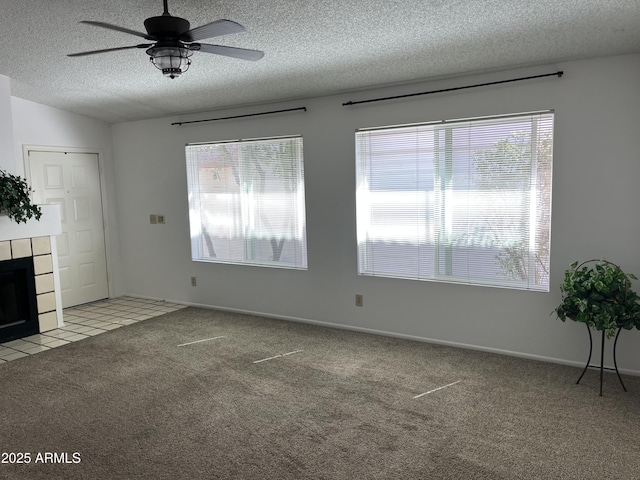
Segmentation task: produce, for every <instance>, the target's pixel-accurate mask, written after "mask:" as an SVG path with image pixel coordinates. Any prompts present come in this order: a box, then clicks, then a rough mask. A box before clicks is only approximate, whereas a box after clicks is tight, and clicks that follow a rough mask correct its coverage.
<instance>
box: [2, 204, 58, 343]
mask: <svg viewBox="0 0 640 480" xmlns="http://www.w3.org/2000/svg"><path fill="white" fill-rule="evenodd" d="M40 208H41V209H42V217H41V218H40V220H35V219H33V218H32V219H29V220H27V222H26V223H16V222H14V221H12V220H10V219H9V218H8V217H7V216H6V215H0V344H2V343H5V342H9V341H11V340H16V339H19V338H22V337H28V336H30V335H34V334H36V333H43V332H48V331H50V330H54V329H56V328H58V327H61V326H62V325H64V323H63V320H62V303H61V300H60V278H59V275H58V262H57V249H56V242H55V236H56V235H60V234H61V233H62V222H61V220H60V207H59V206H58V205H40Z"/></svg>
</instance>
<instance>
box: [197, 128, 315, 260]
mask: <svg viewBox="0 0 640 480" xmlns="http://www.w3.org/2000/svg"><path fill="white" fill-rule="evenodd" d="M286 141H293V142H294V144H293V148H295V149H296V150H297V152H296V154H295V155H294V156H292V157H290V160H291V161H292V162H295V163H296V166H295V175H296V178H295V179H294V180H297V181H296V182H295V189H294V190H293V193H291V192H289V193H290V195H289V196H290V197H291V198H294V197H295V198H294V202H293V203H294V204H295V205H296V206H297V208H296V209H292V210H291V211H292V212H295V214H296V218H295V219H294V220H293V221H292V222H291V224H292V225H291V230H294V229H295V230H297V233H296V234H294V235H292V236H291V238H289V237H287V234H286V233H285V234H282V235H281V236H279V237H275V238H277V241H280V240H282V247H280V250H279V253H282V251H283V249H284V247H285V243H286V241H287V240H292V239H293V240H295V241H296V242H299V244H300V245H299V246H296V247H294V250H295V261H284V260H282V259H280V260H273V258H272V259H271V260H267V259H260V258H255V257H254V258H251V255H249V253H250V250H251V245H250V243H251V242H253V245H254V247H255V242H257V241H265V240H266V239H269V238H268V237H264V236H263V237H258V236H255V235H244V234H245V231H246V230H249V231H253V230H252V228H254V223H255V222H256V219H255V217H256V215H259V213H256V211H258V212H259V211H260V210H261V209H262V208H263V206H262V203H264V199H263V201H262V203H261V202H260V196H261V195H262V196H263V197H264V196H265V195H264V193H265V192H259V193H258V194H254V192H253V186H252V187H251V188H249V190H250V191H243V184H240V183H237V190H238V192H236V196H237V197H239V200H238V199H235V200H234V201H235V202H236V203H239V205H240V210H241V214H240V216H236V215H234V216H230V218H233V219H235V220H236V221H237V220H239V219H241V220H242V226H241V228H242V230H243V232H242V235H241V236H240V237H236V242H238V241H242V242H243V246H242V248H243V255H242V258H243V259H239V258H229V257H230V256H227V257H217V256H208V255H205V254H204V250H205V243H207V239H206V238H205V237H204V236H203V230H205V227H204V222H203V220H202V212H206V207H205V206H204V205H203V204H202V203H203V202H202V193H203V192H202V185H201V182H200V181H199V174H198V171H199V169H200V168H202V167H201V165H198V162H197V161H195V160H194V159H193V158H191V157H192V154H191V153H190V151H191V149H196V148H199V147H200V148H202V147H212V148H215V147H219V146H223V145H236V146H238V147H237V148H238V149H242V148H243V147H244V146H245V145H249V144H251V145H260V144H264V145H266V144H268V143H278V142H286ZM303 152H304V146H303V137H302V135H283V136H274V137H260V138H249V139H235V140H223V141H210V142H198V143H188V144H186V145H185V157H186V162H185V163H186V168H187V194H188V196H189V227H190V238H191V259H192V261H194V262H204V263H216V264H228V265H244V266H257V267H266V268H280V269H288V270H308V259H307V235H306V195H305V179H304V153H303ZM194 155H195V154H194ZM238 156H239V157H238V161H239V162H240V161H245V162H246V163H247V165H248V164H249V163H250V162H251V160H253V158H248V159H247V158H243V154H242V153H239V154H238ZM280 160H281V159H280ZM220 163H221V164H222V165H223V167H221V168H231V166H230V165H228V164H226V163H225V162H224V161H222V162H220ZM280 166H281V167H282V165H280ZM245 167H246V165H243V166H242V167H241V166H240V163H238V164H237V165H236V170H237V171H243V170H244V169H245ZM271 167H272V169H273V165H272V166H271ZM254 168H255V167H254ZM276 168H277V167H276ZM283 170H284V169H283ZM241 177H242V175H240V174H239V175H238V178H241ZM273 178H275V177H274V176H271V177H269V179H273ZM196 179H197V181H196ZM237 181H240V182H243V180H237ZM249 183H255V178H253V177H252V180H251V181H250V182H249ZM283 190H284V189H283ZM209 193H210V194H212V193H211V192H209ZM216 195H218V196H224V195H227V196H230V195H231V196H233V195H234V194H233V193H229V191H226V193H220V194H216ZM276 196H277V194H276ZM285 196H286V193H285ZM272 198H273V196H272ZM289 200H290V198H289ZM249 204H250V205H249ZM284 204H286V203H283V205H284ZM207 226H208V225H207ZM236 228H237V227H236ZM281 232H282V231H281ZM207 235H208V234H207ZM208 238H209V241H211V242H212V240H211V237H209V236H208ZM230 242H231V240H230ZM247 242H249V243H247ZM212 245H213V244H212ZM271 248H272V252H273V253H274V255H275V248H277V246H274V245H273V243H272V244H271ZM214 252H215V250H214ZM236 253H237V250H236ZM214 255H215V254H214Z"/></svg>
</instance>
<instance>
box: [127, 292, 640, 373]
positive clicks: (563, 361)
mask: <svg viewBox="0 0 640 480" xmlns="http://www.w3.org/2000/svg"><path fill="white" fill-rule="evenodd" d="M128 296H130V297H134V298H144V299H147V300H162V301H167V302H172V303H177V304H179V305H187V306H190V307H198V308H204V309H208V310H221V311H224V312H233V313H242V314H245V315H255V316H258V317H266V318H274V319H277V320H287V321H291V322H298V323H308V324H311V325H318V326H321V327H329V328H336V329H339V330H349V331H352V332H362V333H369V334H372V335H380V336H384V337H392V338H401V339H404V340H414V341H416V342H425V343H433V344H435V345H443V346H447V347H455V348H464V349H466V350H477V351H479V352H487V353H496V354H498V355H506V356H510V357H517V358H525V359H527V360H536V361H539V362H547V363H555V364H559V365H567V366H570V367H580V368H584V363H583V362H576V361H573V360H566V359H563V358H555V357H545V356H542V355H534V354H530V353H522V352H515V351H512V350H503V349H500V348H492V347H485V346H481V345H471V344H468V343H460V342H452V341H448V340H439V339H436V338H428V337H419V336H416V335H406V334H403V333H396V332H389V331H386V330H376V329H373V328H364V327H355V326H352V325H344V324H340V323H331V322H323V321H320V320H312V319H309V318H301V317H291V316H287V315H275V314H272V313H265V312H257V311H253V310H245V309H240V308H230V307H221V306H217V305H206V304H202V303H194V302H183V301H180V300H170V299H166V298H154V297H145V296H142V295H128ZM605 368H613V367H610V366H607V365H605ZM618 371H619V372H620V373H622V374H625V375H633V376H640V370H632V369H626V368H618Z"/></svg>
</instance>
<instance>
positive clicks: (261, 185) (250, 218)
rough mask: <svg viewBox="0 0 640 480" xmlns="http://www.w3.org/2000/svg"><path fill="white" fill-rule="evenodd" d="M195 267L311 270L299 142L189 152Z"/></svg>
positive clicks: (198, 147) (211, 146) (199, 147)
mask: <svg viewBox="0 0 640 480" xmlns="http://www.w3.org/2000/svg"><path fill="white" fill-rule="evenodd" d="M186 158H187V181H188V188H189V222H190V225H191V257H192V259H193V260H197V261H206V262H222V263H235V264H249V265H262V266H271V267H282V268H294V269H306V268H307V242H306V232H305V229H306V226H305V203H304V202H305V196H304V171H303V162H302V137H299V136H298V137H285V138H283V137H280V138H270V139H256V140H247V141H231V142H220V143H203V144H192V145H187V147H186Z"/></svg>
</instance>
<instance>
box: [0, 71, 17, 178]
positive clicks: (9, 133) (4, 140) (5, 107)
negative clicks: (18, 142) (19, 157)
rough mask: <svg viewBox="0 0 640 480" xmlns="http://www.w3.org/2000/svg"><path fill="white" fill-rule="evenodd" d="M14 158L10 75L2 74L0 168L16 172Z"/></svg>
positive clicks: (0, 92) (0, 93) (0, 89)
mask: <svg viewBox="0 0 640 480" xmlns="http://www.w3.org/2000/svg"><path fill="white" fill-rule="evenodd" d="M14 168H15V159H14V158H13V119H12V116H11V86H10V82H9V77H6V76H4V75H0V170H5V171H7V172H9V173H11V174H15V170H14Z"/></svg>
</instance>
